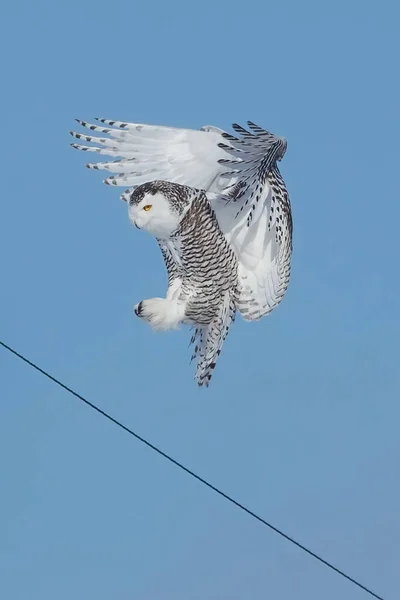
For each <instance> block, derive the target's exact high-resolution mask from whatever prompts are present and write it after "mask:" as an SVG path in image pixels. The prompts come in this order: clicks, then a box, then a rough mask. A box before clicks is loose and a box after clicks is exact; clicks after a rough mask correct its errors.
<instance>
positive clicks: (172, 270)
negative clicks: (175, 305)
mask: <svg viewBox="0 0 400 600" xmlns="http://www.w3.org/2000/svg"><path fill="white" fill-rule="evenodd" d="M157 242H158V245H159V247H160V250H161V254H162V256H163V259H164V263H165V267H166V269H167V275H168V287H170V286H171V285H172V284H173V282H174V281H175V280H176V279H177V278H178V277H179V264H178V263H177V262H176V261H175V259H174V257H173V255H172V252H171V250H170V249H169V248H168V245H167V244H166V242H165V241H164V240H160V239H157Z"/></svg>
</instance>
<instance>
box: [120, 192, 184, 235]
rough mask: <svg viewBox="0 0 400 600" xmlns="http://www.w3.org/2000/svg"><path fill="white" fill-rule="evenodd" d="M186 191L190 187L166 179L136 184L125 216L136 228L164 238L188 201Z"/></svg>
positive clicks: (177, 220)
mask: <svg viewBox="0 0 400 600" xmlns="http://www.w3.org/2000/svg"><path fill="white" fill-rule="evenodd" d="M190 192H191V190H190V188H188V187H186V186H184V185H180V184H177V183H170V182H168V181H150V182H147V183H144V184H142V185H139V186H138V187H137V188H136V189H135V190H134V191H133V193H132V195H131V197H130V200H129V205H128V214H129V219H130V220H131V221H132V223H133V224H134V225H135V226H136V227H138V228H139V229H144V230H145V231H147V232H148V233H150V234H151V235H154V236H155V237H157V238H159V239H166V238H168V237H170V235H171V234H172V233H173V232H174V231H176V229H177V228H178V226H179V223H180V220H181V218H182V213H183V212H184V210H185V208H186V207H187V206H188V204H189V202H190V196H191V193H190Z"/></svg>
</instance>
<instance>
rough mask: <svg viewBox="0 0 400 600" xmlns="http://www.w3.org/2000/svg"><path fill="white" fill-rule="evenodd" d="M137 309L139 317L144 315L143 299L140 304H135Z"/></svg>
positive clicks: (135, 309)
mask: <svg viewBox="0 0 400 600" xmlns="http://www.w3.org/2000/svg"><path fill="white" fill-rule="evenodd" d="M133 310H134V311H135V315H136V316H137V317H141V316H142V312H143V300H141V301H140V302H139V304H135V307H134V309H133Z"/></svg>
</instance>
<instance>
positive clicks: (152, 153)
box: [71, 119, 293, 385]
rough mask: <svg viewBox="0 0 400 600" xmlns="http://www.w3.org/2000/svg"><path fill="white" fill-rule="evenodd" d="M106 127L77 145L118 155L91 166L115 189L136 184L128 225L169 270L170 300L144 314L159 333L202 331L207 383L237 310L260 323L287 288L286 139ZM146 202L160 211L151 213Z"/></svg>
mask: <svg viewBox="0 0 400 600" xmlns="http://www.w3.org/2000/svg"><path fill="white" fill-rule="evenodd" d="M98 121H100V122H101V123H102V124H103V125H101V124H100V125H91V124H89V123H86V122H85V121H78V122H79V123H80V124H81V125H82V126H83V127H85V128H87V129H90V130H91V134H90V135H84V134H81V133H75V132H71V134H72V135H73V136H74V137H76V138H77V139H79V140H80V141H84V142H90V143H91V142H95V143H96V145H95V146H90V145H81V144H72V146H73V147H74V148H76V149H78V150H83V151H85V152H94V153H97V154H98V155H108V156H112V157H119V158H116V160H114V161H111V162H98V163H89V164H87V165H86V166H87V167H88V168H89V169H103V170H106V171H111V172H112V173H114V174H113V175H111V176H110V177H107V179H105V180H104V183H106V184H107V185H114V186H129V188H128V189H127V190H126V191H125V192H124V193H123V194H122V195H121V198H122V199H123V200H125V201H127V202H128V203H129V215H130V218H131V220H133V222H134V223H135V224H136V225H137V226H138V227H139V228H142V229H147V230H148V231H149V232H150V233H151V234H152V235H154V236H155V237H156V238H157V240H158V243H159V245H160V248H161V251H162V253H163V256H164V260H165V263H166V266H167V270H168V277H169V287H168V291H167V294H166V298H164V299H160V298H159V299H153V300H146V301H143V302H142V303H139V305H137V307H136V311H137V313H140V316H142V317H143V318H147V320H148V321H149V322H150V323H151V324H152V325H153V327H156V328H162V329H168V328H170V327H175V326H176V325H177V324H178V323H189V324H192V325H194V327H195V333H194V336H193V338H192V341H194V342H195V344H196V346H195V356H196V357H197V358H198V370H197V381H198V382H199V384H200V385H202V384H203V383H208V381H209V378H210V374H211V371H212V368H213V367H212V366H210V365H214V364H215V359H216V356H217V355H218V353H219V351H220V348H221V345H222V343H223V340H224V336H225V335H226V333H227V331H228V329H229V326H230V324H231V322H232V321H233V319H234V316H235V311H236V310H237V311H238V312H239V313H240V314H241V316H242V317H243V318H244V319H245V320H248V321H254V320H258V319H261V318H262V317H264V316H265V315H268V314H269V313H270V312H271V311H273V310H274V309H275V308H276V307H277V306H278V305H279V303H280V302H281V300H282V298H283V297H284V295H285V293H286V290H287V287H288V283H289V277H290V267H291V256H292V230H293V225H292V214H291V206H290V201H289V195H288V192H287V190H286V186H285V183H284V180H283V178H282V176H281V174H280V171H279V169H278V164H277V163H278V161H280V160H281V159H282V158H283V156H284V154H285V152H286V140H285V139H283V138H280V137H277V136H275V135H274V134H272V133H270V132H268V131H266V130H264V129H261V128H260V127H258V126H257V125H255V124H254V123H251V122H250V121H249V122H248V125H249V130H246V129H244V128H243V127H241V126H240V125H236V124H234V125H233V129H234V130H235V132H236V133H237V134H238V136H237V137H236V136H233V135H231V134H229V133H226V132H224V131H223V130H221V129H218V128H217V127H212V126H204V127H202V128H201V130H199V131H195V130H191V129H176V128H172V127H163V126H154V125H142V124H137V123H129V122H128V123H125V122H120V121H109V120H107V119H98ZM104 125H106V127H104ZM93 132H95V133H99V134H100V135H101V137H97V136H93V135H92V133H93ZM103 136H108V137H103ZM146 186H150V187H147V188H146ZM151 186H153V188H152V187H151ZM154 186H156V188H157V189H156V188H154ZM199 190H203V191H199ZM153 192H154V193H153ZM146 194H147V195H148V194H150V195H152V196H153V200H152V201H151V202H150V200H148V199H147V200H145V202H147V204H148V205H150V204H154V208H156V207H158V208H157V210H154V211H153V208H152V209H151V210H150V209H149V213H148V214H147V212H146V209H145V207H146V204H144V205H143V202H142V201H143V199H144V196H145V195H146ZM141 208H143V209H144V210H141ZM139 209H140V210H139ZM158 209H159V210H158ZM150 215H152V216H151V218H150ZM224 332H225V333H224Z"/></svg>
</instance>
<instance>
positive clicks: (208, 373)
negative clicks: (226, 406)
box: [191, 292, 236, 387]
mask: <svg viewBox="0 0 400 600" xmlns="http://www.w3.org/2000/svg"><path fill="white" fill-rule="evenodd" d="M235 313H236V306H235V302H234V299H233V298H232V296H231V294H230V293H229V292H227V293H226V295H225V297H224V299H223V301H222V302H221V304H220V307H219V309H218V312H217V314H216V315H215V317H214V319H213V320H212V321H211V323H210V324H209V325H205V326H201V327H197V328H196V329H195V332H194V334H193V337H192V339H191V344H195V348H194V352H193V356H192V360H193V359H194V358H197V369H196V375H195V380H196V381H197V383H198V385H199V386H200V387H201V386H203V385H205V386H206V387H208V385H209V383H210V380H211V377H212V374H213V371H214V368H215V364H216V362H217V359H218V356H219V355H220V354H221V349H222V346H223V343H224V341H225V338H226V336H227V335H228V332H229V329H230V327H231V325H232V323H233V322H234V320H235Z"/></svg>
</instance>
